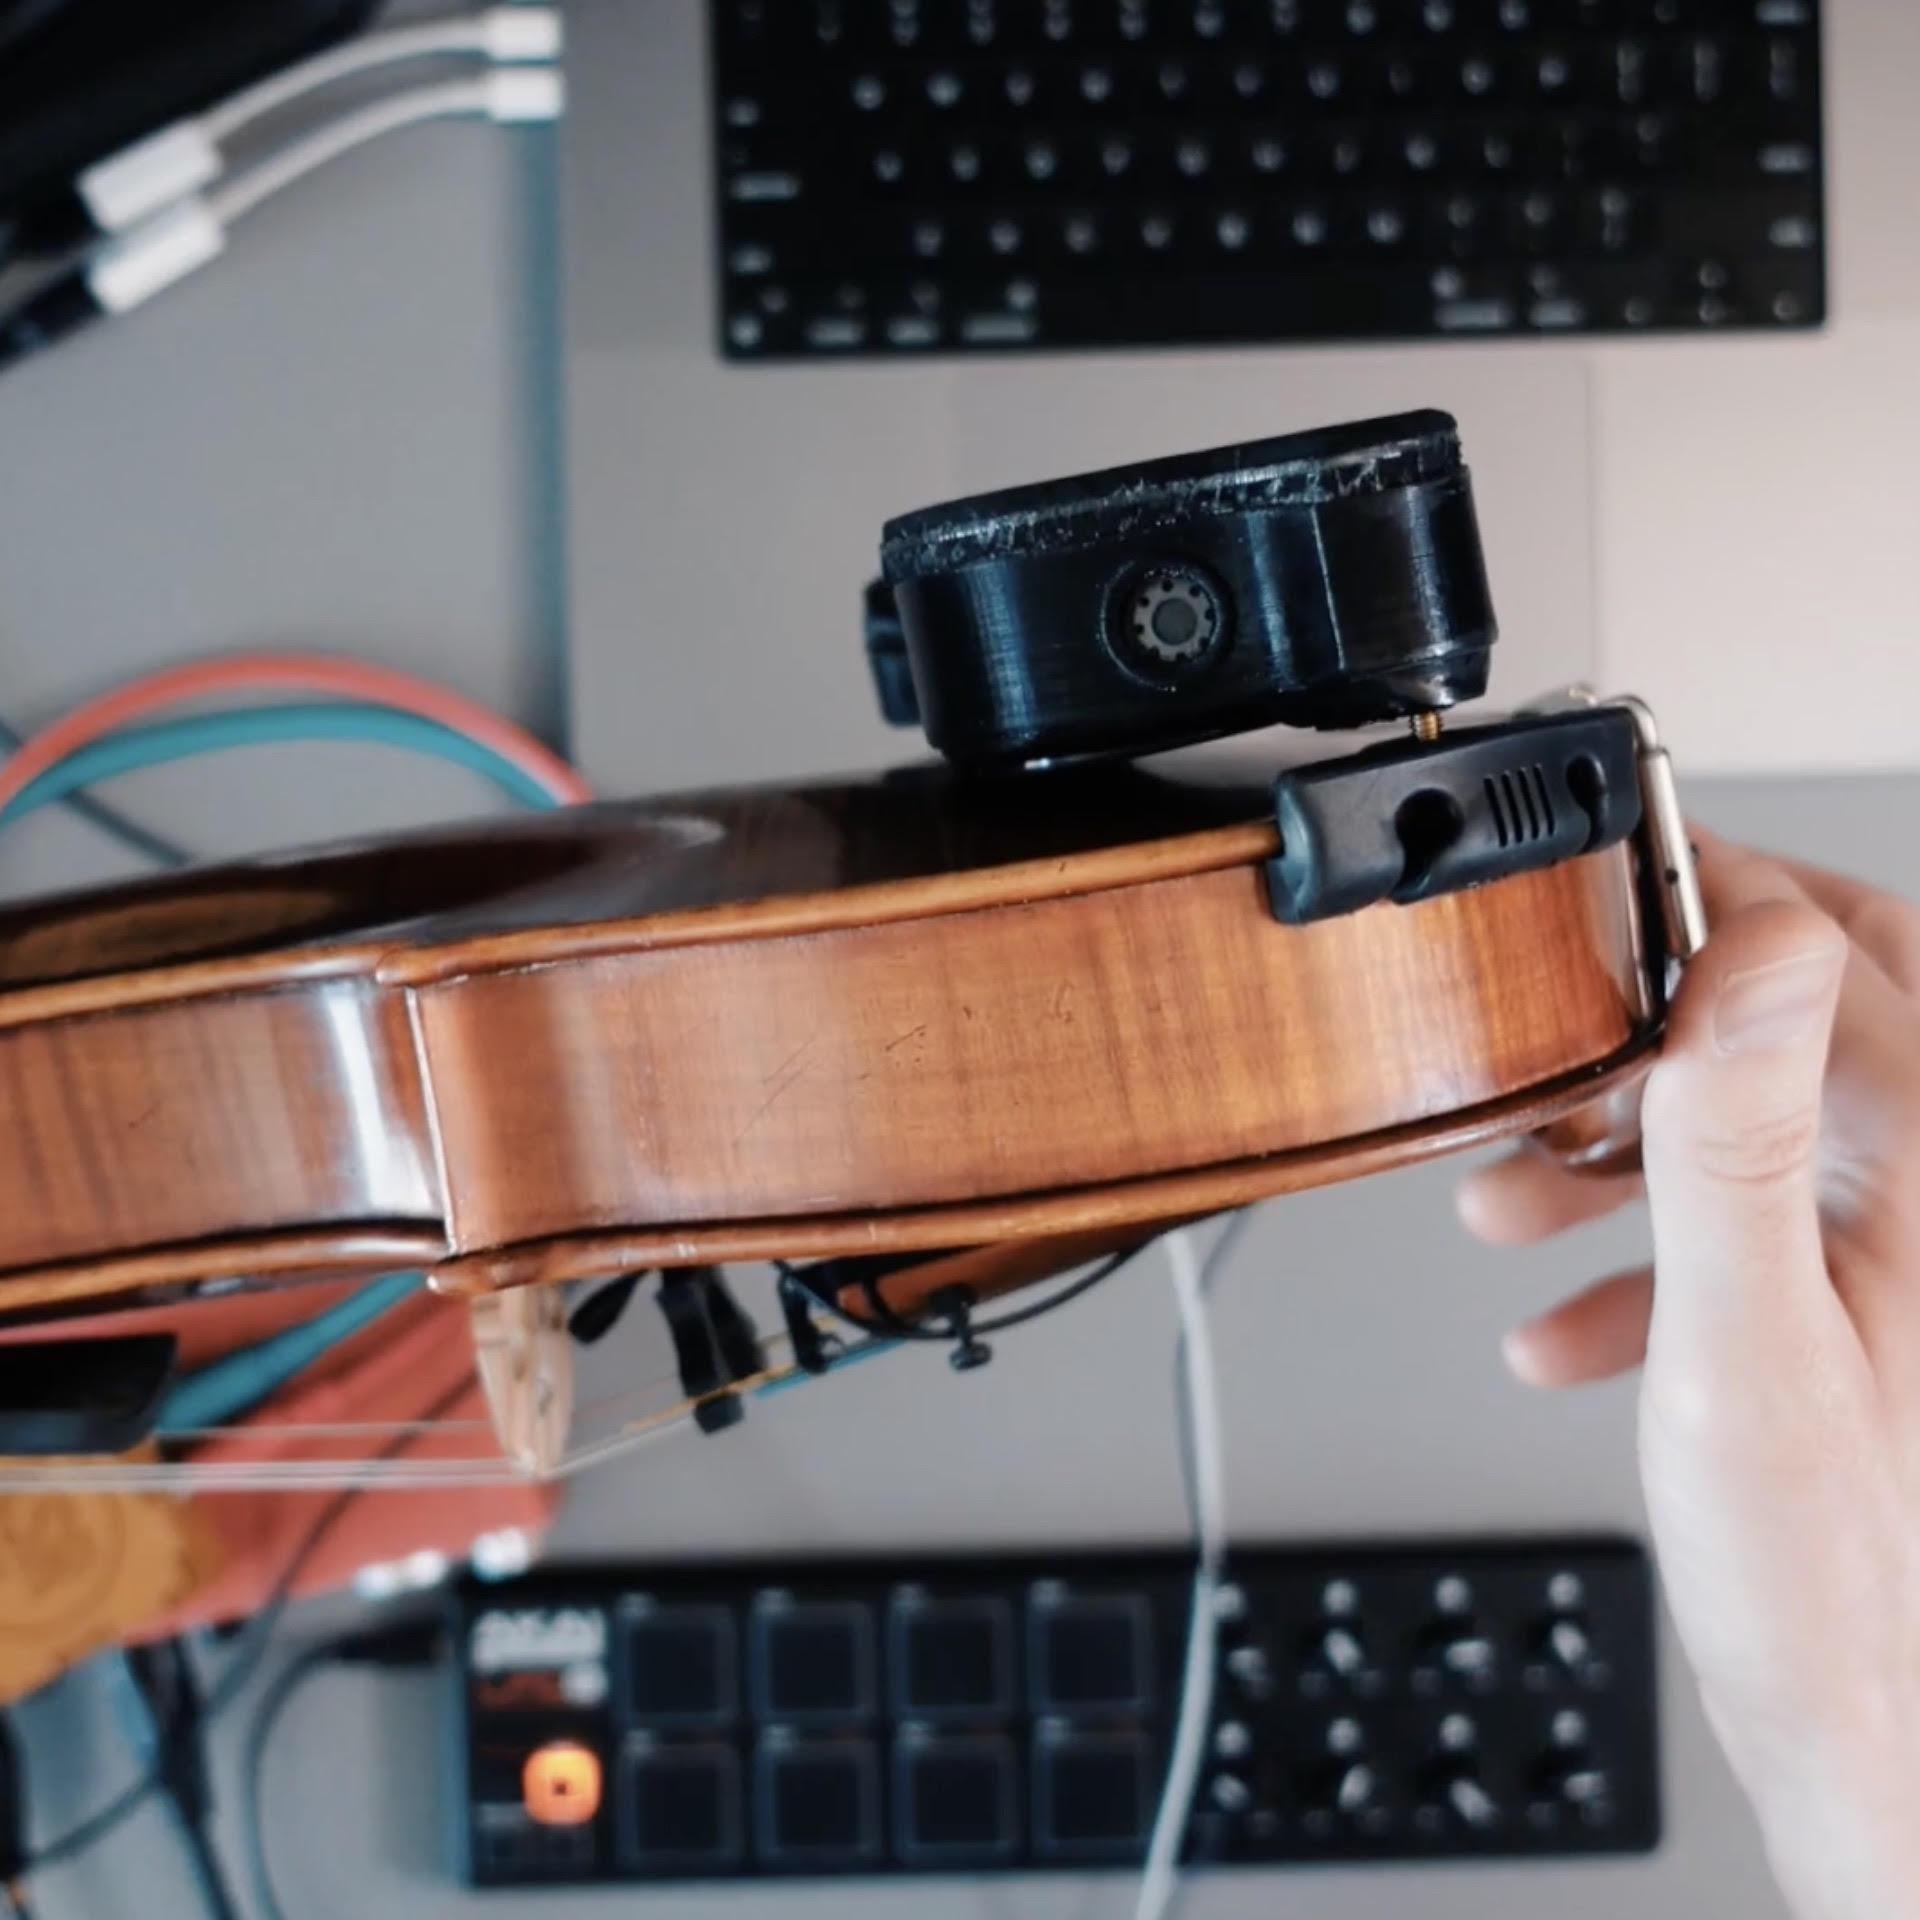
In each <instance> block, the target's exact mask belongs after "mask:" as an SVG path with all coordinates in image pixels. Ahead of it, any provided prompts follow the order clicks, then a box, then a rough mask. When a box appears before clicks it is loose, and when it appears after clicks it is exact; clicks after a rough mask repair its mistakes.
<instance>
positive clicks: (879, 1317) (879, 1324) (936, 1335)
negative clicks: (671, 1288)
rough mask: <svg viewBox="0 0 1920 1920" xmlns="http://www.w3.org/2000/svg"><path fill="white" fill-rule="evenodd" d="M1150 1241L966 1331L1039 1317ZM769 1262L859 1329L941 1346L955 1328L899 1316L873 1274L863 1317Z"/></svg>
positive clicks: (790, 1269) (801, 1273)
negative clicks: (867, 1311)
mask: <svg viewBox="0 0 1920 1920" xmlns="http://www.w3.org/2000/svg"><path fill="white" fill-rule="evenodd" d="M1155 1237H1156V1238H1157V1237H1158V1236H1155ZM1152 1244H1153V1240H1152V1239H1148V1240H1143V1241H1141V1243H1140V1244H1139V1245H1138V1246H1137V1247H1127V1248H1124V1249H1123V1250H1122V1251H1121V1252H1119V1253H1114V1254H1109V1255H1108V1256H1107V1258H1106V1259H1104V1260H1103V1261H1101V1262H1100V1264H1099V1265H1098V1266H1097V1267H1095V1268H1094V1270H1093V1271H1092V1272H1091V1273H1086V1274H1082V1275H1081V1276H1080V1278H1079V1279H1078V1280H1073V1281H1069V1282H1068V1283H1067V1285H1066V1286H1064V1287H1060V1288H1058V1289H1057V1290H1056V1291H1054V1292H1053V1293H1050V1294H1048V1296H1047V1297H1046V1298H1045V1299H1044V1300H1037V1301H1035V1302H1034V1303H1033V1305H1032V1306H1029V1307H1021V1308H1020V1309H1019V1310H1018V1311H1016V1312H1013V1313H1003V1314H1001V1315H999V1317H998V1318H996V1319H993V1320H978V1321H973V1320H970V1321H968V1323H967V1326H966V1333H967V1335H968V1336H970V1337H978V1336H981V1335H985V1334H989V1333H1005V1332H1006V1330H1007V1329H1008V1328H1009V1327H1021V1326H1025V1325H1026V1324H1027V1322H1028V1321H1030V1320H1038V1319H1041V1318H1043V1317H1044V1316H1045V1315H1047V1314H1049V1313H1052V1312H1054V1311H1055V1310H1056V1309H1057V1308H1060V1307H1064V1306H1065V1305H1066V1304H1067V1303H1068V1302H1069V1301H1070V1300H1077V1299H1079V1298H1080V1296H1081V1295H1082V1294H1083V1293H1091V1292H1092V1291H1093V1289H1094V1288H1095V1287H1097V1286H1099V1285H1100V1283H1101V1282H1102V1281H1103V1280H1111V1279H1112V1278H1113V1276H1114V1275H1115V1274H1116V1273H1118V1272H1119V1271H1120V1269H1121V1268H1122V1267H1124V1266H1126V1265H1127V1264H1128V1263H1129V1262H1131V1261H1133V1260H1137V1259H1138V1258H1139V1257H1140V1255H1141V1254H1143V1253H1144V1252H1146V1250H1147V1248H1148V1247H1150V1246H1151V1245H1152ZM773 1265H774V1269H775V1271H776V1272H778V1273H781V1274H784V1275H786V1276H788V1277H789V1278H790V1279H792V1281H793V1282H794V1284H795V1285H796V1286H798V1287H800V1288H802V1289H803V1290H804V1291H805V1292H806V1294H807V1297H808V1298H809V1299H811V1300H813V1301H815V1302H816V1303H817V1304H818V1305H819V1306H820V1307H821V1309H822V1310H823V1311H824V1312H827V1313H830V1314H832V1315H833V1317H834V1318H835V1319H836V1320H843V1321H845V1322H846V1324H847V1325H848V1326H850V1327H854V1328H857V1329H858V1330H859V1331H860V1332H861V1333H867V1334H871V1333H875V1332H878V1333H883V1334H885V1335H886V1336H887V1337H888V1338H889V1339H892V1340H931V1341H933V1342H935V1343H936V1344H938V1345H942V1346H944V1345H945V1344H946V1343H947V1342H948V1341H950V1340H952V1339H954V1338H955V1331H954V1329H952V1328H943V1327H930V1326H927V1325H925V1324H923V1323H921V1322H918V1321H913V1320H903V1319H901V1318H900V1316H899V1315H898V1314H896V1313H895V1312H894V1311H893V1310H892V1308H890V1307H889V1306H888V1305H887V1303H886V1301H885V1300H884V1299H883V1298H882V1297H881V1294H880V1290H879V1280H878V1278H877V1277H875V1278H870V1279H868V1280H866V1281H864V1282H863V1283H862V1284H863V1286H864V1289H865V1292H866V1297H867V1302H868V1305H869V1306H871V1307H872V1308H873V1310H874V1311H873V1317H872V1318H871V1319H867V1318H863V1317H862V1316H861V1315H859V1314H857V1313H849V1312H848V1311H847V1310H846V1309H845V1308H844V1307H842V1306H841V1305H840V1304H839V1303H838V1302H837V1301H835V1300H833V1299H831V1298H830V1297H828V1296H827V1295H826V1294H824V1293H822V1292H821V1291H820V1290H819V1289H818V1288H816V1287H814V1286H812V1285H810V1284H809V1283H808V1280H807V1273H806V1269H805V1268H803V1267H796V1266H794V1265H792V1264H791V1263H790V1262H788V1261H785V1260H776V1261H775V1262H774V1263H773Z"/></svg>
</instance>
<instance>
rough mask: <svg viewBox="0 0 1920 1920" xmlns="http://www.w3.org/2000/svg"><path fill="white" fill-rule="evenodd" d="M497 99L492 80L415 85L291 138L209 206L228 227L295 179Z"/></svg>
mask: <svg viewBox="0 0 1920 1920" xmlns="http://www.w3.org/2000/svg"><path fill="white" fill-rule="evenodd" d="M491 98H492V95H491V92H490V90H489V88H488V85H487V82H486V81H485V80H484V79H480V80H442V81H439V82H437V83H436V84H435V85H433V86H430V87H412V88H409V89H408V90H407V91H406V92H404V93H395V94H389V95H388V96H387V97H386V98H385V99H384V100H374V101H371V102H369V103H368V104H367V105H366V106H364V107H358V108H356V109H355V110H354V111H353V112H352V113H343V114H342V115H341V116H340V118H339V119H337V120H330V121H328V122H327V124H326V125H325V126H323V127H318V128H316V129H315V130H314V131H313V132H312V133H310V134H307V135H306V136H305V137H304V138H303V139H299V140H292V141H289V142H288V143H287V145H285V146H284V147H282V148H280V149H279V151H278V152H276V153H271V154H269V155H268V156H267V157H266V158H265V159H264V160H262V161H261V162H260V163H259V164H258V165H257V166H252V167H249V168H248V169H247V170H246V172H245V173H239V174H235V175H234V176H233V178H232V179H230V180H227V181H224V182H222V184H220V185H219V186H217V187H212V188H209V189H208V192H207V196H206V199H207V205H208V206H209V207H210V208H211V209H212V211H213V213H214V216H215V217H216V218H217V219H218V220H220V221H221V222H222V223H223V224H231V223H232V222H233V221H235V220H238V219H239V218H240V217H241V216H242V215H243V214H247V213H251V212H252V211H253V209H254V208H255V207H257V206H258V205H259V204H260V202H261V201H263V200H267V199H271V198H272V196H273V195H274V194H276V193H280V192H283V191H284V190H285V189H286V188H288V187H290V186H292V185H293V183H294V182H295V181H296V180H299V179H303V178H304V177H305V176H306V175H307V174H309V173H313V172H316V171H317V170H318V169H319V168H321V167H324V166H325V165H327V163H328V162H329V161H332V160H337V159H339V158H340V156H341V155H342V154H344V153H350V152H351V151H352V150H353V149H354V148H355V147H362V146H365V145H366V144H367V142H368V141H370V140H378V139H380V138H381V137H382V136H383V135H386V134H389V133H397V132H398V131H399V130H400V129H401V128H402V127H411V126H417V125H418V124H419V123H420V122H421V121H423V120H450V119H454V118H456V117H458V116H460V115H462V114H469V113H485V112H486V111H487V107H488V103H489V101H490V99H491Z"/></svg>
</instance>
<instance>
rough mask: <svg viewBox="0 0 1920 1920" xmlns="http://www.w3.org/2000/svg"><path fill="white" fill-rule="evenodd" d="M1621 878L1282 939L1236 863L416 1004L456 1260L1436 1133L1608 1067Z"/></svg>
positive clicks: (1616, 1037) (1614, 1041) (684, 951)
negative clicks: (570, 1237) (1488, 1107)
mask: <svg viewBox="0 0 1920 1920" xmlns="http://www.w3.org/2000/svg"><path fill="white" fill-rule="evenodd" d="M1624 871H1625V869H1624V858H1623V856H1621V855H1618V854H1611V855H1609V854H1603V855H1599V856H1596V857H1595V858H1594V859H1593V860H1592V861H1591V862H1578V863H1573V864H1569V865H1567V866H1565V867H1561V868H1558V869H1555V870H1553V871H1551V872H1548V873H1544V874H1536V875H1530V876H1527V877H1526V878H1524V879H1521V880H1515V881H1510V882H1507V883H1506V884H1504V885H1503V886H1501V887H1499V888H1490V889H1488V890H1486V891H1485V892H1483V893H1480V894H1475V895H1456V896H1454V897H1452V898H1449V899H1444V900H1437V901H1433V902H1429V903H1426V904H1424V905H1421V906H1418V907H1413V908H1400V907H1391V906H1389V907H1383V908H1376V909H1373V910H1372V911H1370V912H1368V913H1364V914H1356V915H1353V916H1351V917H1349V918H1345V919H1339V920H1330V921H1324V922H1321V923H1319V924H1317V925H1314V926H1311V927H1283V926H1280V925H1278V924H1277V923H1276V922H1275V921H1274V920H1273V918H1272V915H1271V914H1270V912H1269V911H1268V909H1267V905H1266V901H1265V897H1264V893H1263V890H1262V884H1261V880H1260V876H1259V874H1258V873H1257V872H1256V871H1255V870H1254V869H1253V868H1251V867H1240V868H1229V869H1227V870H1225V871H1223V872H1219V873H1212V874H1198V875H1193V876H1190V877H1187V878H1184V879H1178V880H1162V881H1153V882H1149V883H1147V884H1145V885H1141V886H1135V887H1122V888H1115V889H1110V890H1108V891H1104V892H1100V893H1093V894H1076V895H1071V896H1068V897H1066V898H1063V899H1054V900H1047V901H1034V902H1029V903H1026V904H1023V905H1018V906H1009V907H1005V908H1002V909H1000V910H998V911H995V912H984V913H980V912H977V913H966V914H957V915H952V916H948V917H945V918H943V919H941V920H939V921H938V922H936V923H934V930H933V931H930V930H929V927H928V926H927V925H926V924H924V923H921V922H915V921H906V922H891V923H887V924H883V925H880V926H870V927H857V928H844V929H841V930H839V931H837V932H832V933H817V934H809V935H805V936H799V937H790V938H784V939H777V940H767V941H748V940H734V941H723V942H716V943H714V944H712V945H710V946H698V947H685V948H676V949H672V950H670V951H667V952H660V953H655V952H639V953H634V954H630V955H624V956H618V957H615V956H606V955H603V956H596V957H593V958H589V959H586V960H581V961H576V962H573V963H570V964H566V965H560V966H553V967H544V968H529V969H520V970H516V971H513V972H508V973H502V974H497V975H489V976H468V977H466V978H464V979H460V980H456V981H453V982H450V983H448V984H446V985H444V986H436V987H427V988H423V989H421V990H420V1022H421V1031H422V1034H423V1037H424V1041H425V1047H426V1052H427V1055H428V1057H429V1058H430V1059H431V1060H432V1061H433V1063H434V1084H435V1088H436V1094H437V1103H438V1107H439V1112H440V1131H441V1140H442V1145H443V1150H444V1153H445V1158H446V1164H447V1169H448V1181H449V1187H448V1203H449V1204H448V1218H449V1223H450V1226H451V1231H452V1238H453V1242H454V1245H455V1247H456V1248H457V1249H459V1250H460V1251H462V1252H465V1251H471V1250H475V1249H478V1248H483V1247H493V1246H505V1245H512V1244H515V1243H518V1242H521V1241H529V1240H542V1239H547V1238H550V1237H552V1236H555V1235H558V1234H563V1233H568V1232H575V1233H577V1232H580V1231H582V1230H592V1229H595V1228H599V1227H605V1226H611V1225H616V1224H619V1223H626V1222H641V1221H678V1222H683V1223H686V1224H690V1225H691V1224H699V1223H702V1222H712V1221H718V1220H724V1219H728V1218H737V1217H738V1215H739V1213H740V1206H739V1199H740V1196H742V1195H748V1194H750V1195H752V1196H754V1198H755V1203H756V1204H755V1205H754V1207H753V1209H752V1211H753V1212H755V1213H758V1214H761V1215H783V1214H812V1213H847V1212H851V1211H854V1210H856V1209H860V1208H874V1209H879V1210H892V1209H897V1208H908V1207H933V1206H941V1205H953V1204H956V1203H960V1202H964V1201H970V1200H980V1199H985V1198H988V1197H993V1196H1000V1195H1008V1194H1016V1193H1034V1192H1046V1191H1050V1190H1054V1189H1059V1188H1064V1187H1074V1186H1094V1185H1098V1184H1102V1183H1108V1182H1116V1181H1127V1180H1138V1179H1142V1178H1145V1177H1148V1176H1151V1175H1156V1174H1166V1173H1174V1172H1181V1171H1186V1170H1189V1169H1192V1168H1198V1167H1204V1166H1209V1165H1213V1164H1216V1163H1218V1162H1221V1161H1231V1160H1242V1159H1247V1158H1250V1157H1252V1156H1255V1155H1259V1154H1273V1153H1285V1152H1289V1151H1294V1150H1298V1149H1300V1148H1304V1147H1308V1146H1312V1145H1316V1144H1319V1143H1323V1142H1327V1141H1332V1140H1339V1139H1346V1138H1350V1137H1352V1136H1355V1135H1359V1134H1366V1133H1372V1132H1377V1131H1378V1130H1380V1129H1381V1128H1384V1127H1389V1126H1400V1125H1405V1124H1408V1123H1410V1122H1416V1121H1421V1120H1438V1119H1440V1118H1443V1117H1444V1116H1445V1115H1447V1114H1449V1113H1452V1112H1455V1111H1457V1110H1458V1109H1460V1108H1462V1107H1467V1106H1473V1105H1477V1104H1480V1103H1483V1102H1485V1101H1488V1100H1492V1099H1496V1098H1498V1097H1500V1096H1501V1095H1504V1094H1507V1093H1511V1092H1514V1091H1516V1090H1517V1089H1520V1088H1524V1087H1528V1086H1533V1085H1537V1084H1539V1083H1540V1082H1543V1081H1546V1080H1551V1079H1553V1078H1556V1077H1557V1076H1558V1075H1560V1074H1562V1073H1565V1072H1568V1071H1570V1070H1572V1069H1575V1068H1577V1067H1579V1066H1581V1065H1584V1064H1586V1063H1589V1062H1591V1061H1592V1060H1594V1059H1597V1058H1601V1057H1604V1056H1606V1055H1608V1054H1611V1053H1613V1052H1615V1051H1617V1050H1618V1049H1620V1048H1621V1047H1624V1046H1625V1045H1626V1044H1627V1042H1628V1040H1629V1039H1630V1037H1631V1035H1632V1033H1633V1030H1634V1025H1635V1017H1636V1009H1635V981H1634V975H1633V967H1632V960H1631V953H1630V949H1629V947H1628V946H1627V944H1626V941H1625V938H1624V927H1623V926H1622V925H1621V924H1620V921H1619V918H1618V904H1617V903H1618V902H1619V900H1620V899H1621V898H1622V897H1623V896H1624V892H1625V889H1624V886H1623V877H1624ZM1610 918H1611V920H1612V924H1609V920H1610ZM489 1085H507V1086H511V1087H512V1088H513V1089H514V1097H513V1099H512V1100H511V1101H510V1102H503V1101H500V1100H497V1099H489V1098H487V1097H485V1092H484V1090H485V1088H486V1087H488V1086H489Z"/></svg>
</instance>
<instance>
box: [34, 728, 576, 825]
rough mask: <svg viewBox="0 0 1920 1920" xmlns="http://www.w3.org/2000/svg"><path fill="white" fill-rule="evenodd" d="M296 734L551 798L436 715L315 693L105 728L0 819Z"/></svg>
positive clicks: (533, 801) (545, 801)
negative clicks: (439, 765) (440, 764)
mask: <svg viewBox="0 0 1920 1920" xmlns="http://www.w3.org/2000/svg"><path fill="white" fill-rule="evenodd" d="M302 740H346V741H359V742H371V743H373V744H374V745H378V746H387V747H398V748H401V749H403V750H406V751H409V752H413V753H421V754H427V755H429V756H431V757H433V758H435V759H440V760H450V761H452V762H454V763H455V764H456V765H458V766H463V767H468V768H470V769H472V770H473V771H474V772H476V773H480V774H484V775H485V776H486V777H487V778H488V779H489V780H491V781H493V783H494V784H495V785H496V786H498V787H499V788H500V789H501V790H502V791H503V792H505V793H506V794H508V795H509V796H510V797H511V798H513V799H515V800H518V801H519V802H520V803H521V804H522V805H524V806H529V807H542V808H544V807H551V806H554V805H555V804H557V803H556V802H555V800H554V797H553V795H552V794H550V793H549V792H548V791H547V789H546V788H545V787H543V786H542V785H541V784H540V783H539V781H537V780H535V779H534V778H533V777H532V776H531V775H530V774H528V773H525V772H523V771H522V770H521V769H520V768H519V767H516V766H515V765H514V764H513V762H512V761H510V760H508V759H506V758H505V757H504V756H502V755H500V754H498V753H495V752H494V750H493V749H492V748H491V747H489V746H485V745H483V744H482V743H481V742H480V741H478V740H473V739H470V738H469V737H468V736H467V735H466V734H464V733H457V732H455V731H454V729H453V728H451V727H446V726H442V725H441V724H440V723H439V722H438V721H437V720H427V719H424V718H422V717H421V716H420V715H418V714H412V713H397V712H395V711H394V710H393V709H392V708H389V707H371V706H359V705H355V704H353V703H351V702H328V701H314V702H311V703H304V704H302V703H294V704H289V705H282V706H267V707H247V708H243V709H241V710H239V711H237V712H233V713H205V714H197V715H195V716H193V717H192V718H190V719H186V720H163V721H161V722H159V723H158V724H157V725H154V726H150V727H130V728H128V729H127V730H126V731H125V732H122V733H115V734H109V735H108V736H107V738H105V739H104V740H96V741H94V742H93V743H92V744H91V745H90V746H85V747H81V748H80V749H79V750H78V751H77V752H75V753H73V754H71V755H69V756H68V757H67V758H66V759H65V760H62V761H60V762H59V764H58V765H56V766H52V767H49V768H48V769H47V771H46V772H45V773H43V774H41V775H40V777H39V778H38V779H37V780H34V781H33V782H31V784H29V785H28V786H27V787H26V788H25V789H24V790H23V791H22V792H21V793H20V794H19V795H17V796H16V797H15V799H14V800H13V801H12V803H11V804H10V805H9V806H8V807H7V808H6V809H5V810H4V811H3V812H0V825H5V824H9V823H11V822H12V821H15V820H17V819H19V818H21V817H22V816H23V815H25V814H29V813H32V812H33V811H34V810H35V809H37V808H39V807H44V806H49V805H51V804H52V803H53V802H54V801H56V800H63V799H65V798H66V796H67V795H68V794H70V793H75V792H78V791H79V790H80V789H81V788H83V787H90V786H94V785H97V784H98V783H99V782H101V781H103V780H114V779H118V778H119V777H120V776H121V775H122V774H128V773H138V772H140V771H142V770H143V769H145V768H147V767H160V766H167V765H170V764H171V763H173V762H174V761H177V760H191V759H195V758H197V757H198V756H200V755H201V754H207V753H222V752H226V751H229V750H231V749H233V748H235V747H259V746H272V745H278V744H281V743H284V742H291V741H302Z"/></svg>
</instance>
